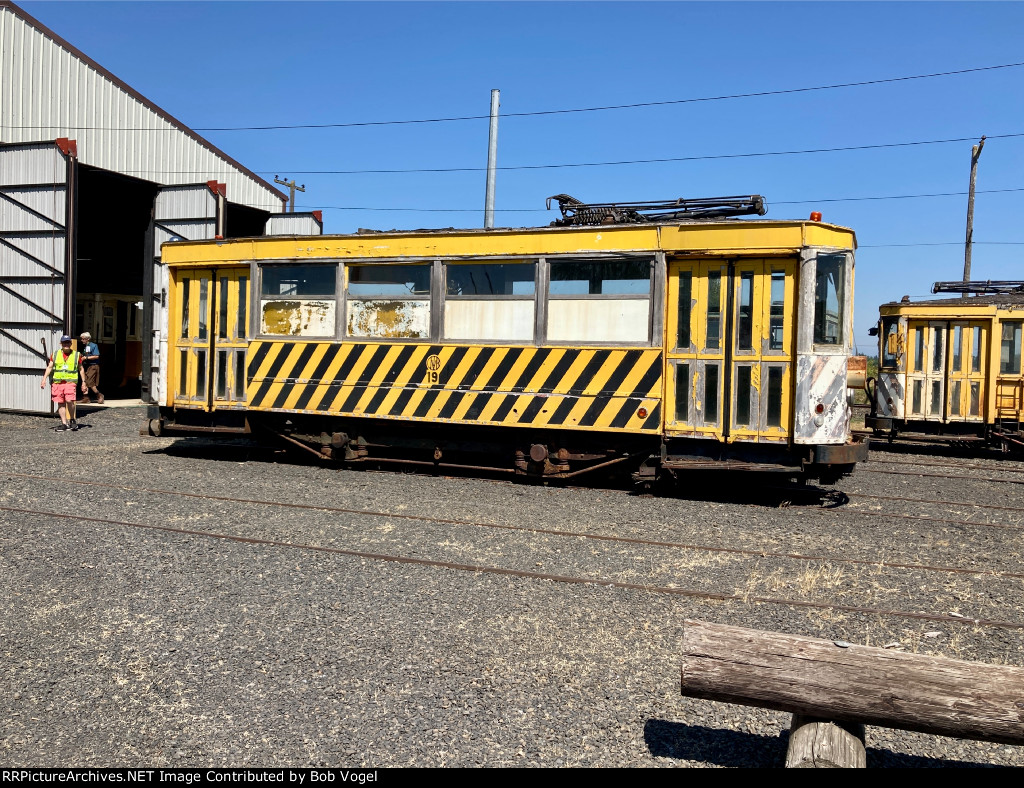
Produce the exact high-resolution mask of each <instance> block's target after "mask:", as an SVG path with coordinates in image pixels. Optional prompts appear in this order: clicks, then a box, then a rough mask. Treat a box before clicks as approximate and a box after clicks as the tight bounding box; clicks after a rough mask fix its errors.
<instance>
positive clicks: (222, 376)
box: [217, 350, 228, 399]
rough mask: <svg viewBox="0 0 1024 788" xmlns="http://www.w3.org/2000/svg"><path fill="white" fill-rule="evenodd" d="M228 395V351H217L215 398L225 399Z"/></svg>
mask: <svg viewBox="0 0 1024 788" xmlns="http://www.w3.org/2000/svg"><path fill="white" fill-rule="evenodd" d="M227 396H228V352H227V351H226V350H218V351H217V399H227Z"/></svg>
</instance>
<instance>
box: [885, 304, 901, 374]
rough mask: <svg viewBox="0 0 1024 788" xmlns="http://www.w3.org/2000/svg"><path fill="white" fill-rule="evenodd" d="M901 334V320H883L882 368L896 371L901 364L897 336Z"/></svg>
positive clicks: (891, 318)
mask: <svg viewBox="0 0 1024 788" xmlns="http://www.w3.org/2000/svg"><path fill="white" fill-rule="evenodd" d="M898 332H899V319H898V318H895V317H883V318H882V367H883V368H884V369H896V365H897V364H898V363H899V360H898V358H897V352H898V350H899V346H898V344H897V336H898Z"/></svg>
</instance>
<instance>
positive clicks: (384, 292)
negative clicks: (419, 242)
mask: <svg viewBox="0 0 1024 788" xmlns="http://www.w3.org/2000/svg"><path fill="white" fill-rule="evenodd" d="M430 271H431V264H430V263H415V264H380V265H349V266H348V271H347V273H348V276H347V280H348V281H347V286H346V301H345V306H346V308H347V310H348V323H347V325H346V327H345V333H346V335H347V336H350V337H371V338H377V339H425V338H427V337H429V336H430Z"/></svg>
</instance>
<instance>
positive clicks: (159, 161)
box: [0, 0, 322, 413]
mask: <svg viewBox="0 0 1024 788" xmlns="http://www.w3.org/2000/svg"><path fill="white" fill-rule="evenodd" d="M286 202H287V198H286V197H285V195H284V194H283V193H282V192H280V191H278V190H277V189H276V188H274V187H273V186H272V185H271V184H269V183H267V181H265V180H263V179H262V178H260V177H259V176H257V175H256V174H255V173H253V172H251V171H250V170H248V169H246V168H245V167H244V166H242V165H241V164H239V163H238V162H237V161H235V160H234V159H232V158H231V157H230V156H228V155H227V154H226V153H224V152H223V151H221V150H219V149H218V148H217V147H215V146H214V145H212V144H211V143H210V142H209V141H207V140H205V139H203V138H202V137H201V136H200V135H198V134H196V133H195V132H194V131H192V130H191V129H189V128H188V127H187V126H185V124H183V123H181V122H180V121H178V120H176V119H175V118H174V117H172V116H171V115H170V114H168V113H167V112H166V111H164V110H163V109H161V108H160V107H158V106H156V105H155V104H154V103H152V102H151V101H149V100H148V99H146V98H145V97H144V96H142V95H141V94H139V93H138V92H137V91H135V90H134V89H132V88H131V87H130V86H129V85H127V84H126V83H124V82H123V81H121V80H120V79H118V78H117V77H115V76H114V75H113V74H111V73H110V72H109V71H107V70H106V69H104V68H103V67H102V66H100V65H99V64H98V63H96V62H95V61H93V60H91V59H90V58H89V57H87V56H86V55H85V54H83V53H82V52H80V51H79V50H77V49H76V48H75V47H73V46H72V45H71V44H69V43H68V42H67V41H65V40H63V39H62V38H61V37H59V36H58V35H56V34H55V33H54V32H53V31H51V30H49V29H47V28H46V27H45V26H44V25H42V24H41V23H40V22H39V21H37V20H36V19H34V18H32V17H31V16H29V15H28V14H26V13H25V12H24V11H23V10H22V9H20V8H18V7H17V6H16V5H14V4H13V3H12V2H10V1H9V0H0V409H7V410H20V411H34V412H42V413H46V412H50V410H51V407H50V401H49V393H48V392H47V391H45V390H43V389H41V388H40V387H39V379H40V376H41V374H42V370H43V368H44V367H45V365H46V361H47V358H48V355H49V353H50V352H52V350H53V349H54V348H55V347H56V346H57V344H58V343H57V340H58V339H59V337H60V335H61V334H62V333H69V334H71V335H72V336H75V337H77V336H78V335H79V333H81V332H82V331H89V332H90V333H91V334H92V335H93V339H94V341H96V342H97V343H98V344H99V345H100V351H101V358H102V361H103V364H102V365H101V369H102V371H103V380H102V381H101V390H106V391H109V392H111V393H115V392H117V393H120V394H121V395H122V396H125V397H133V398H134V397H141V398H142V399H143V400H148V399H149V392H150V389H151V379H152V374H153V372H154V371H155V370H156V369H157V368H158V367H159V362H160V359H159V353H160V344H161V336H162V333H163V332H165V331H166V316H165V315H164V314H163V311H162V304H163V303H164V301H165V297H164V294H163V288H164V286H165V277H164V276H163V267H162V265H161V263H160V245H161V244H162V243H164V242H165V241H168V240H172V239H186V240H202V239H212V238H215V237H217V236H220V237H223V238H237V237H248V236H257V235H264V234H268V233H272V234H275V235H290V234H302V235H310V234H317V233H320V232H321V231H322V222H321V218H320V215H319V212H315V213H308V214H298V213H284V212H283V210H284V207H285V204H286Z"/></svg>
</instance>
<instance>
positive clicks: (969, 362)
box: [865, 282, 1024, 449]
mask: <svg viewBox="0 0 1024 788" xmlns="http://www.w3.org/2000/svg"><path fill="white" fill-rule="evenodd" d="M933 292H936V293H957V292H959V293H961V295H957V296H953V297H950V298H943V299H938V300H934V299H933V300H916V301H913V300H911V299H910V298H909V297H904V298H903V299H902V300H901V301H898V302H893V303H888V304H883V305H882V306H881V307H879V313H880V316H879V323H878V328H877V332H878V339H879V348H878V351H879V354H878V359H879V363H878V377H877V379H876V380H875V381H874V382H873V386H872V389H871V390H869V395H870V397H871V413H870V415H869V416H867V417H866V420H865V423H866V426H867V427H868V428H870V429H871V430H873V432H874V434H875V435H876V436H879V437H885V438H888V439H889V440H893V439H895V438H897V437H899V436H901V435H902V436H903V437H905V438H911V437H913V438H915V439H917V440H939V441H944V442H945V441H950V442H956V441H974V442H984V443H988V444H992V445H996V446H998V447H1000V448H1002V449H1010V448H1015V449H1021V448H1024V435H1022V433H1021V411H1022V409H1024V377H1022V372H1021V326H1022V325H1024V282H937V283H936V284H935V285H934V287H933ZM968 294H972V295H970V297H966V296H967V295H968Z"/></svg>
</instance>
